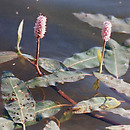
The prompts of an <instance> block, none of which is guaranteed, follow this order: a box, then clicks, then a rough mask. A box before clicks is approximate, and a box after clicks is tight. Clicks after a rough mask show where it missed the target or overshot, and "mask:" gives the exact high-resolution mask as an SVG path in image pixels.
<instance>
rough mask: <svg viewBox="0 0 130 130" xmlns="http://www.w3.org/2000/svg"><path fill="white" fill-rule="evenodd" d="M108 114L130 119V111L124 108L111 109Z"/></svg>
mask: <svg viewBox="0 0 130 130" xmlns="http://www.w3.org/2000/svg"><path fill="white" fill-rule="evenodd" d="M107 112H111V113H114V114H118V115H120V116H122V117H124V118H128V119H130V110H125V109H124V108H115V109H109V110H107Z"/></svg>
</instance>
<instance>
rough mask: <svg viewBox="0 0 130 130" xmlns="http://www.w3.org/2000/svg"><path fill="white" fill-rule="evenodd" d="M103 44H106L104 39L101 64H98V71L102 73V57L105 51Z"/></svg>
mask: <svg viewBox="0 0 130 130" xmlns="http://www.w3.org/2000/svg"><path fill="white" fill-rule="evenodd" d="M105 46H106V41H105V40H104V43H103V48H102V55H101V64H100V69H99V73H102V65H103V57H104V52H105Z"/></svg>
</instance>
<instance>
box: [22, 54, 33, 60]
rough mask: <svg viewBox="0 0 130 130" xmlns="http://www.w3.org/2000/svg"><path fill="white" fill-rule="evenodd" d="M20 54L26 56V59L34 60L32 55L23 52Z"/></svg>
mask: <svg viewBox="0 0 130 130" xmlns="http://www.w3.org/2000/svg"><path fill="white" fill-rule="evenodd" d="M21 55H22V56H23V57H25V58H28V59H30V60H34V61H35V58H34V57H33V56H32V55H28V54H23V53H21Z"/></svg>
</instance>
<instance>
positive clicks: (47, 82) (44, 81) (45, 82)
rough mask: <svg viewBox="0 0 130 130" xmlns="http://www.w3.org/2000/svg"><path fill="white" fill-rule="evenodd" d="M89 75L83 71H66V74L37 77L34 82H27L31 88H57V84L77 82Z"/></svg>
mask: <svg viewBox="0 0 130 130" xmlns="http://www.w3.org/2000/svg"><path fill="white" fill-rule="evenodd" d="M85 75H87V74H86V73H83V72H81V71H64V72H54V73H53V74H50V75H45V76H43V77H36V78H34V79H32V80H29V81H27V82H26V85H27V86H29V87H30V88H35V87H48V86H51V85H52V86H55V84H56V83H64V82H75V81H78V80H81V79H83V78H84V77H85Z"/></svg>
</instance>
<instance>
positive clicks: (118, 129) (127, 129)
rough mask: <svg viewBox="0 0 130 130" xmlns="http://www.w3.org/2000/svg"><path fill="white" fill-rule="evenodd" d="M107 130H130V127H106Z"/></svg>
mask: <svg viewBox="0 0 130 130" xmlns="http://www.w3.org/2000/svg"><path fill="white" fill-rule="evenodd" d="M106 130H130V125H114V126H108V127H106Z"/></svg>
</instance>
